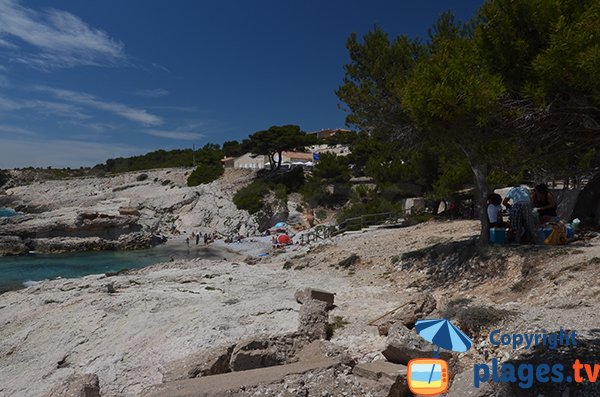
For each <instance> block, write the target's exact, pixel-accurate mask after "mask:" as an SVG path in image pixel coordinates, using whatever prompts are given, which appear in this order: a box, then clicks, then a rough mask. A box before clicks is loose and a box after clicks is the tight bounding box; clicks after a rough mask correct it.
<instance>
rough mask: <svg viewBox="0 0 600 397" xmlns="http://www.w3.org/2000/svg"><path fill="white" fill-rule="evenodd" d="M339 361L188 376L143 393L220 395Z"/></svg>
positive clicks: (159, 395) (187, 396)
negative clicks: (190, 377) (196, 376)
mask: <svg viewBox="0 0 600 397" xmlns="http://www.w3.org/2000/svg"><path fill="white" fill-rule="evenodd" d="M338 364H340V361H339V360H333V359H322V360H317V361H312V362H298V363H293V364H287V365H277V366H274V367H267V368H259V369H251V370H248V371H240V372H230V373H226V374H221V375H213V376H205V377H201V378H195V379H185V380H180V381H176V382H170V383H165V384H162V385H158V386H154V387H152V388H151V389H150V390H148V392H147V393H143V395H144V396H150V397H217V396H221V395H224V394H226V393H227V392H230V391H235V390H239V389H240V388H242V387H255V386H258V385H261V384H270V383H275V382H279V381H281V380H283V378H285V377H286V376H288V375H298V374H303V373H306V372H309V371H313V370H324V369H327V368H331V367H334V366H336V365H338Z"/></svg>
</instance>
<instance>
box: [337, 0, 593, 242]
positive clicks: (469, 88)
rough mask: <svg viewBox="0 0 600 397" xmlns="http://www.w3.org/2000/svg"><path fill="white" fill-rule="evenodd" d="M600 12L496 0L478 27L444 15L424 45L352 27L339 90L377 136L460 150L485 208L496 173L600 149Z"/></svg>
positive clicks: (352, 117) (533, 0)
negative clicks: (362, 33) (558, 155)
mask: <svg viewBox="0 0 600 397" xmlns="http://www.w3.org/2000/svg"><path fill="white" fill-rule="evenodd" d="M599 18H600V5H599V3H598V2H597V1H596V2H594V1H589V0H584V1H574V0H557V1H552V2H549V1H542V0H523V1H518V2H516V1H512V0H494V1H487V2H486V3H485V4H484V5H483V6H482V8H481V11H480V12H479V14H478V16H477V18H476V19H475V20H474V22H472V23H471V22H469V23H466V24H463V23H457V22H455V21H454V19H453V17H452V16H451V14H448V13H447V14H444V15H442V16H441V17H440V18H439V20H438V21H437V23H436V24H434V26H433V28H432V29H431V30H430V34H429V41H428V42H426V43H421V42H419V41H416V40H411V39H409V38H407V37H405V36H400V37H398V38H396V39H395V40H393V41H390V40H389V38H388V36H387V35H386V34H385V33H384V32H383V31H381V30H380V29H379V28H376V29H375V30H374V31H372V32H369V33H367V34H366V35H365V36H364V38H363V41H362V42H359V41H358V40H357V37H356V35H355V34H353V35H351V36H350V38H349V39H348V42H347V47H348V51H349V55H350V63H349V64H348V65H346V66H345V71H346V76H345V78H344V82H343V84H342V86H341V87H340V88H339V89H338V91H337V94H338V96H339V98H340V99H342V100H343V101H344V102H345V103H346V105H347V106H348V110H349V115H348V117H347V121H348V123H350V124H353V125H356V126H357V127H358V128H359V129H360V130H361V131H363V133H367V134H368V135H369V136H370V137H371V138H373V139H376V140H382V141H385V142H386V143H387V144H389V145H391V146H395V145H398V146H404V147H409V148H410V147H411V145H415V144H424V145H427V146H430V147H431V148H441V149H440V152H439V153H440V154H442V153H444V154H446V155H448V156H449V158H455V157H456V156H459V155H460V156H463V158H464V159H465V160H466V161H467V164H468V165H469V167H470V169H471V171H472V173H473V176H474V180H475V183H476V186H477V188H478V191H479V204H480V205H481V206H482V207H483V206H484V205H485V197H486V195H487V193H488V180H490V179H494V178H498V177H500V176H502V175H506V174H507V173H513V174H514V175H517V174H520V173H521V171H522V170H523V169H524V168H525V167H527V166H531V165H539V164H540V162H541V161H544V160H545V161H546V162H548V158H547V156H546V158H544V153H552V152H553V151H556V152H557V153H562V154H563V155H564V156H571V157H569V160H572V159H576V160H577V161H578V162H586V161H587V162H588V163H590V160H593V159H590V156H592V157H593V156H595V155H597V154H594V153H595V152H594V153H586V154H585V155H583V152H587V150H584V149H583V148H585V149H588V148H590V147H592V148H593V147H594V145H598V144H600V142H599V138H600V124H599V121H598V120H599V117H600V110H599V109H598V106H599V103H598V93H599V89H598V88H599V84H600V83H599V81H600V80H598V79H597V76H598V75H599V73H600V62H598V61H599V60H600V32H599V29H600V28H599V27H598V24H597V23H596V22H595V21H597V20H598V19H599ZM590 145H591V146H590ZM375 146H376V145H365V144H363V148H367V149H369V150H370V151H372V149H374V147H375ZM357 157H358V158H359V159H360V156H357ZM398 160H404V159H403V158H402V157H400V158H397V159H396V161H398ZM591 162H593V161H591ZM453 163H454V164H457V165H458V164H460V161H458V162H457V161H453ZM556 166H557V165H555V167H556ZM389 168H390V170H400V169H401V168H402V167H400V166H398V165H396V166H394V167H389ZM365 169H367V167H366V165H365ZM459 169H460V168H457V170H459ZM456 175H457V176H460V175H461V173H457V174H456ZM461 178H462V177H461ZM459 179H460V178H459ZM450 180H452V178H450V179H449V181H450ZM480 212H481V221H482V241H487V233H486V229H487V227H486V225H487V217H486V216H485V212H484V211H480Z"/></svg>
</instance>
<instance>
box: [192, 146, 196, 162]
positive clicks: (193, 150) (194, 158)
mask: <svg viewBox="0 0 600 397" xmlns="http://www.w3.org/2000/svg"><path fill="white" fill-rule="evenodd" d="M192 166H193V167H195V166H196V144H195V143H194V144H192Z"/></svg>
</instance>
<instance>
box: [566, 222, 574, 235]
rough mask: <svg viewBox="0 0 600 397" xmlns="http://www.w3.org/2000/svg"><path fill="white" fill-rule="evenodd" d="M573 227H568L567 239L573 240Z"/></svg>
mask: <svg viewBox="0 0 600 397" xmlns="http://www.w3.org/2000/svg"><path fill="white" fill-rule="evenodd" d="M573 234H574V233H573V226H571V225H570V224H569V225H567V238H573Z"/></svg>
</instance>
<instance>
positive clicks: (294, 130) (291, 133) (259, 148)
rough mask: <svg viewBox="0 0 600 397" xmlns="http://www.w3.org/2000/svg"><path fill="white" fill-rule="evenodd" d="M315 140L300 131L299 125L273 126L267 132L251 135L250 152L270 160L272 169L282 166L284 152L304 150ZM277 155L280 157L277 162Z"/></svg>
mask: <svg viewBox="0 0 600 397" xmlns="http://www.w3.org/2000/svg"><path fill="white" fill-rule="evenodd" d="M312 141H313V139H312V138H311V137H308V136H307V135H306V134H305V133H304V132H302V131H301V130H300V127H299V126H297V125H283V126H272V127H270V128H269V129H267V130H263V131H257V132H255V133H254V134H252V135H250V144H249V146H250V151H251V152H252V154H256V155H264V156H267V157H268V158H269V163H270V164H271V169H272V170H275V169H277V168H279V167H280V166H281V160H282V153H283V152H284V151H291V150H298V149H302V148H303V147H304V146H306V145H308V144H310V143H312ZM275 155H277V156H278V159H277V161H276V159H275Z"/></svg>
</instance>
